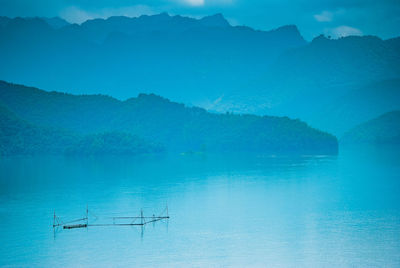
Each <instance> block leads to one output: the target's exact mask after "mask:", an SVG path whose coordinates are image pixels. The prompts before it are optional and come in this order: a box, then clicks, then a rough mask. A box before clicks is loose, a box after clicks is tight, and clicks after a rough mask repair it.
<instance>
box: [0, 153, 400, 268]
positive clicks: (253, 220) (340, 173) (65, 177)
mask: <svg viewBox="0 0 400 268" xmlns="http://www.w3.org/2000/svg"><path fill="white" fill-rule="evenodd" d="M399 156H400V150H398V148H388V147H382V148H357V149H354V148H353V149H343V150H341V152H340V155H339V156H337V157H321V156H320V157H272V156H262V155H219V156H216V155H169V156H168V155H166V156H153V157H150V156H146V157H114V158H113V157H109V158H64V157H12V158H3V159H1V160H0V230H1V232H0V242H1V247H0V266H8V265H9V266H16V267H20V266H29V267H31V266H37V267H55V266H60V267H76V266H91V267H110V266H122V267H126V266H129V267H134V266H135V267H226V266H229V267H265V266H269V267H400V157H399ZM166 203H168V207H169V214H170V216H171V219H170V220H169V221H168V222H158V223H156V224H154V225H153V224H149V225H147V226H146V227H145V228H144V229H143V231H142V230H141V228H140V227H90V228H88V229H75V230H59V231H57V232H55V233H54V232H53V228H52V227H51V225H52V216H53V210H54V209H55V210H56V213H57V214H58V215H59V216H60V217H62V218H63V219H65V220H68V219H74V218H79V217H82V216H84V214H85V207H86V204H88V206H89V211H90V214H89V217H90V219H89V221H90V222H92V223H96V222H97V223H99V222H104V221H107V219H106V218H105V217H107V216H117V215H138V214H139V212H140V209H141V208H143V210H144V214H145V215H149V216H150V215H152V214H153V213H154V214H158V213H160V212H161V211H162V210H163V209H164V207H165V205H166ZM94 215H95V216H97V217H98V219H97V220H96V219H95V217H94Z"/></svg>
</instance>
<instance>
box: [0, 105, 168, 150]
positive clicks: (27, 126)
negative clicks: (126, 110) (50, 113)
mask: <svg viewBox="0 0 400 268" xmlns="http://www.w3.org/2000/svg"><path fill="white" fill-rule="evenodd" d="M163 150H164V148H163V147H162V146H160V145H156V144H149V143H148V142H146V141H144V140H143V139H140V138H138V137H136V136H134V135H131V134H128V133H100V134H96V135H86V136H83V135H79V134H76V133H72V132H68V131H61V130H56V129H51V128H45V127H37V126H34V125H33V124H31V123H28V122H26V121H25V120H22V119H20V118H18V117H17V116H16V115H15V114H14V113H13V112H11V111H9V110H8V109H7V108H5V107H4V106H3V105H0V155H21V154H79V155H98V154H112V155H115V154H141V153H154V152H161V151H163Z"/></svg>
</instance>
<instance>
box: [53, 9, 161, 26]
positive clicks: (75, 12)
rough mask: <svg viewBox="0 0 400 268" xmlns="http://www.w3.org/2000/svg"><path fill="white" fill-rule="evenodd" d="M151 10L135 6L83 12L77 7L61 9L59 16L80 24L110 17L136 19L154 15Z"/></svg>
mask: <svg viewBox="0 0 400 268" xmlns="http://www.w3.org/2000/svg"><path fill="white" fill-rule="evenodd" d="M156 13H157V12H155V11H154V10H153V9H151V8H150V7H148V6H146V5H135V6H127V7H118V8H102V9H96V10H89V11H87V10H83V9H81V8H79V7H77V6H71V7H67V8H65V9H63V10H62V11H61V12H60V14H59V16H60V17H61V18H63V19H65V20H67V21H69V22H72V23H82V22H85V21H87V20H90V19H95V18H103V19H106V18H108V17H111V16H126V17H138V16H141V15H153V14H156Z"/></svg>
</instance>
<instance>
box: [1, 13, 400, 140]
mask: <svg viewBox="0 0 400 268" xmlns="http://www.w3.org/2000/svg"><path fill="white" fill-rule="evenodd" d="M0 38H1V39H0V41H1V42H0V58H1V59H2V61H0V79H2V80H6V81H10V82H15V83H20V84H26V85H33V86H36V87H40V88H43V89H45V90H56V91H61V92H68V93H73V94H82V93H87V94H99V93H100V94H105V95H110V96H114V97H117V98H118V99H127V98H129V97H131V96H135V95H138V94H139V93H148V94H150V93H154V94H157V95H161V96H164V97H167V98H169V99H173V100H176V101H179V102H183V103H186V104H188V105H194V106H200V107H203V108H205V109H207V110H209V111H216V112H223V113H224V112H227V111H228V112H235V113H253V114H258V115H275V116H289V117H291V118H300V119H301V120H305V121H306V122H308V123H309V124H310V125H311V126H313V127H316V128H318V129H322V130H324V131H328V132H330V133H333V134H335V135H337V136H341V135H342V134H343V133H345V132H346V131H347V130H349V129H351V128H353V127H354V126H356V125H357V124H360V123H362V122H364V121H366V120H369V119H372V118H374V117H377V116H379V115H380V114H383V113H385V112H388V111H391V110H396V109H400V98H399V95H400V93H399V92H400V87H399V85H400V38H393V39H389V40H382V39H380V38H379V37H375V36H349V37H343V38H339V39H330V38H328V37H325V36H322V35H321V36H318V37H316V38H315V39H313V40H312V41H311V42H308V41H306V40H304V38H303V37H302V36H301V34H300V32H299V30H298V29H297V27H296V26H294V25H287V26H283V27H280V28H277V29H274V30H271V31H260V30H254V29H252V28H250V27H246V26H231V25H230V24H229V22H228V21H227V20H226V19H225V18H224V17H223V16H222V15H221V14H216V15H213V16H207V17H204V18H201V19H194V18H188V17H183V16H179V15H178V16H170V15H168V14H167V13H162V14H158V15H153V16H140V17H138V18H128V17H110V18H108V19H93V20H88V21H86V22H84V23H82V24H80V25H78V24H69V23H67V22H66V21H64V20H62V19H60V18H51V19H49V18H13V19H11V18H7V17H1V18H0Z"/></svg>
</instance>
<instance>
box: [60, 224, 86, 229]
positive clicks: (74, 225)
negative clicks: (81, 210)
mask: <svg viewBox="0 0 400 268" xmlns="http://www.w3.org/2000/svg"><path fill="white" fill-rule="evenodd" d="M87 226H88V225H87V224H72V225H64V226H63V228H64V229H75V228H86V227H87Z"/></svg>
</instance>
